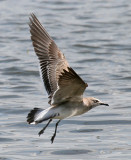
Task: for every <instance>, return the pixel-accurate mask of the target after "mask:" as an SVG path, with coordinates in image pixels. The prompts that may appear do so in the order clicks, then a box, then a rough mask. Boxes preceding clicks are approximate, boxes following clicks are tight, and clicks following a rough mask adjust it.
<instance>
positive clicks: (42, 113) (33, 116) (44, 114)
mask: <svg viewBox="0 0 131 160" xmlns="http://www.w3.org/2000/svg"><path fill="white" fill-rule="evenodd" d="M55 116H58V113H53V112H52V111H51V110H50V109H49V108H48V109H45V110H44V109H41V108H34V109H33V110H31V111H30V113H29V114H28V116H27V122H28V123H29V124H38V123H41V122H43V121H46V120H48V119H52V118H54V117H55Z"/></svg>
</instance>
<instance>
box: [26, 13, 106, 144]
mask: <svg viewBox="0 0 131 160" xmlns="http://www.w3.org/2000/svg"><path fill="white" fill-rule="evenodd" d="M29 26H30V32H31V39H32V43H33V46H34V50H35V52H36V55H37V56H38V59H39V62H40V70H41V75H42V79H43V82H44V85H45V88H46V91H47V93H48V95H49V104H50V105H51V106H50V107H49V108H47V109H45V110H44V109H41V108H34V109H33V110H32V111H31V112H30V113H29V114H28V116H27V122H28V123H29V124H38V123H41V122H43V121H46V120H49V122H48V123H47V125H46V126H45V127H44V128H43V129H42V130H41V131H40V132H39V135H41V134H42V133H43V132H44V130H45V129H46V127H47V126H48V125H49V123H50V122H51V121H52V119H59V121H58V122H57V123H56V127H55V133H54V135H53V137H52V138H51V141H52V143H53V141H54V138H55V136H56V130H57V126H58V123H59V122H60V121H61V120H63V119H65V118H69V117H73V116H77V115H81V114H83V113H85V112H87V111H89V110H90V109H92V108H94V107H96V106H99V105H107V106H108V104H105V103H103V102H101V101H100V100H98V99H96V98H94V97H88V98H83V93H84V91H85V89H86V87H88V84H87V83H85V82H84V81H83V80H82V78H81V77H80V76H79V75H78V74H77V73H76V72H75V71H74V70H73V69H72V68H71V67H69V64H68V62H67V60H66V59H65V56H64V55H63V53H62V52H61V51H60V50H59V48H58V47H57V45H56V44H55V42H54V41H53V40H52V38H51V37H50V36H49V34H48V33H47V32H46V30H45V29H44V27H43V26H42V25H41V23H40V22H39V20H38V19H37V18H36V16H35V15H34V14H32V15H31V18H30V24H29Z"/></svg>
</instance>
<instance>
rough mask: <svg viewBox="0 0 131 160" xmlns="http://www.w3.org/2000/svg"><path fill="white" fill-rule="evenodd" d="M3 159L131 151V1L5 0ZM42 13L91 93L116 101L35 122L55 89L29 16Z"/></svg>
mask: <svg viewBox="0 0 131 160" xmlns="http://www.w3.org/2000/svg"><path fill="white" fill-rule="evenodd" d="M0 11H1V13H0V17H1V21H0V53H1V54H0V130H1V131H0V159H1V160H24V159H28V160H43V159H45V160H48V159H52V160H54V159H59V160H61V159H62V160H67V159H68V160H76V159H78V160H87V159H90V160H96V159H97V160H107V159H110V160H118V159H121V160H130V159H131V106H130V104H131V27H130V26H131V20H130V17H131V4H130V3H129V1H124V0H119V1H113V0H110V1H103V0H100V1H97V0H93V1H92V0H89V1H86V0H83V1H75V0H72V1H68V0H63V1H58V0H53V1H51V0H46V1H45V0H39V1H37V0H34V1H31V0H28V1H26V0H23V1H16V0H14V1H9V0H5V1H2V0H1V1H0ZM32 12H34V13H36V15H37V17H38V18H39V19H40V21H41V22H42V24H44V26H45V28H46V29H47V31H48V32H49V33H50V35H51V36H52V37H53V38H54V40H55V41H56V43H57V45H58V46H59V47H60V49H61V50H62V52H63V53H64V54H65V56H66V58H67V60H68V61H69V63H70V66H72V67H73V68H74V69H75V70H76V72H77V73H79V74H80V75H81V76H82V78H83V79H84V80H85V81H86V82H88V84H89V87H88V88H87V90H86V92H85V95H86V96H94V97H97V98H99V99H101V100H103V101H104V102H106V103H108V104H110V107H102V106H101V107H98V108H95V109H93V110H91V111H90V112H88V113H86V114H84V115H82V116H79V117H74V118H70V119H67V120H64V121H62V122H61V123H60V125H59V128H58V133H57V136H56V139H55V142H54V144H51V143H50V138H51V136H52V134H53V132H54V125H55V121H54V123H52V124H51V125H50V127H49V128H47V130H46V132H45V134H44V135H42V136H41V137H38V135H37V134H38V132H39V131H40V130H41V128H42V127H43V125H44V124H40V125H37V126H32V125H28V124H27V123H26V116H27V114H28V112H29V111H30V110H31V109H32V108H34V107H43V108H47V107H48V104H47V101H48V100H47V94H46V92H45V90H44V88H43V86H42V83H41V80H40V78H39V72H38V61H37V58H36V56H35V53H34V51H33V47H32V44H31V41H30V33H29V27H28V22H29V20H28V17H29V14H30V13H32Z"/></svg>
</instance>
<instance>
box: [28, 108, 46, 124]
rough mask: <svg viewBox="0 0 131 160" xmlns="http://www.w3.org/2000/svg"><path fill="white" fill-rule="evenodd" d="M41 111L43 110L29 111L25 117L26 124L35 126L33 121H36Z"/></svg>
mask: <svg viewBox="0 0 131 160" xmlns="http://www.w3.org/2000/svg"><path fill="white" fill-rule="evenodd" d="M42 111H43V109H41V108H34V109H33V110H31V111H30V113H29V114H28V116H27V122H28V123H29V124H36V123H35V120H36V119H37V117H38V115H39V113H40V112H42Z"/></svg>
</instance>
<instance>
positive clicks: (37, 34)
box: [29, 14, 87, 104]
mask: <svg viewBox="0 0 131 160" xmlns="http://www.w3.org/2000/svg"><path fill="white" fill-rule="evenodd" d="M29 26H30V33H31V39H32V43H33V46H34V50H35V52H36V55H37V56H38V59H39V62H40V69H41V74H42V79H43V82H44V85H45V88H46V91H47V93H48V95H49V103H50V104H58V103H62V102H64V101H66V100H67V99H70V98H73V97H75V96H78V97H81V96H82V94H83V92H84V90H85V88H86V87H87V84H86V83H85V82H84V81H83V80H82V79H81V78H80V77H79V76H78V75H77V74H76V73H75V71H74V70H73V69H71V68H70V67H69V65H68V62H67V60H66V59H65V57H64V55H63V53H62V52H61V51H60V50H59V48H58V47H57V45H56V44H55V42H54V41H53V39H52V38H51V37H50V36H49V34H48V33H47V32H46V30H45V29H44V27H43V26H42V25H41V23H40V22H39V20H38V19H37V17H36V16H35V15H34V14H31V18H30V23H29ZM52 100H53V102H52Z"/></svg>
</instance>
